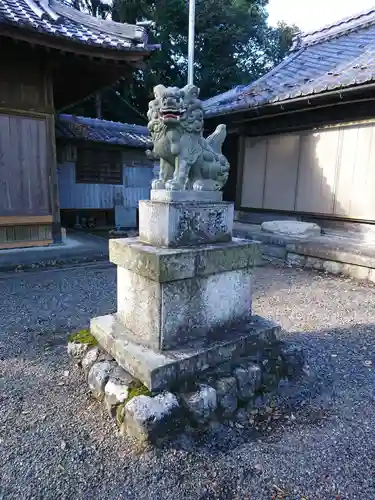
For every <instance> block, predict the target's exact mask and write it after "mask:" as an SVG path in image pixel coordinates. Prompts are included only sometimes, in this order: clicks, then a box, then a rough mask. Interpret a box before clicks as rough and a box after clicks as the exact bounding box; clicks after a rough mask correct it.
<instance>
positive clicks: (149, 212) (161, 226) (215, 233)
mask: <svg viewBox="0 0 375 500" xmlns="http://www.w3.org/2000/svg"><path fill="white" fill-rule="evenodd" d="M232 229H233V204H232V203H227V202H224V201H222V202H207V203H204V202H181V203H178V202H171V203H164V202H156V201H145V200H143V201H140V202H139V238H140V240H141V241H143V242H144V243H146V244H150V245H155V246H158V247H174V248H176V247H184V246H185V247H186V246H195V245H202V244H208V243H219V242H221V243H222V242H227V241H230V240H231V239H232Z"/></svg>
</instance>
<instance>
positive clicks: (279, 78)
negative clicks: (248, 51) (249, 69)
mask: <svg viewBox="0 0 375 500" xmlns="http://www.w3.org/2000/svg"><path fill="white" fill-rule="evenodd" d="M373 80H375V7H374V8H373V9H369V10H367V11H365V12H362V13H360V14H357V15H355V16H351V17H349V18H346V19H344V20H341V21H338V22H337V23H334V24H332V25H330V26H326V27H324V28H322V29H321V30H319V31H315V32H311V33H307V34H304V35H300V36H299V38H298V39H297V40H296V41H295V42H294V45H293V47H292V49H291V51H290V53H289V55H288V56H287V57H286V58H285V59H284V60H283V61H282V62H281V63H280V64H279V65H278V66H276V67H275V68H273V69H272V70H271V71H269V72H268V73H267V74H265V75H264V76H262V77H261V78H259V79H258V80H257V81H255V82H253V83H251V84H250V85H245V86H239V87H236V88H234V89H232V90H229V91H228V92H225V93H223V94H220V95H217V96H214V97H212V98H210V99H207V100H206V101H205V102H204V106H205V112H206V116H207V117H210V116H217V115H222V114H228V113H231V112H234V111H240V110H246V109H248V108H253V107H259V106H263V105H265V104H269V103H273V102H278V103H282V102H284V101H287V100H290V99H294V98H297V97H303V96H306V97H307V96H309V95H316V94H320V93H323V92H326V91H330V90H336V89H337V90H339V89H343V88H347V87H350V86H355V85H363V84H365V83H369V82H372V81H373Z"/></svg>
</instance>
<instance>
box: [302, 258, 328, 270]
mask: <svg viewBox="0 0 375 500" xmlns="http://www.w3.org/2000/svg"><path fill="white" fill-rule="evenodd" d="M323 263H324V261H323V260H322V259H318V258H316V257H306V261H305V267H307V268H309V269H317V270H319V271H321V270H322V269H323Z"/></svg>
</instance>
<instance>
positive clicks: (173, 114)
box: [159, 109, 183, 120]
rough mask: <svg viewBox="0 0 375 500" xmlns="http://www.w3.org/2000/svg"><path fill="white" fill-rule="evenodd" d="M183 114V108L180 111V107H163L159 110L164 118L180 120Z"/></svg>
mask: <svg viewBox="0 0 375 500" xmlns="http://www.w3.org/2000/svg"><path fill="white" fill-rule="evenodd" d="M182 114H183V111H182V110H181V111H180V110H178V109H161V110H160V111H159V116H160V118H161V119H162V120H165V119H169V120H170V119H173V120H179V119H180V118H181V115H182Z"/></svg>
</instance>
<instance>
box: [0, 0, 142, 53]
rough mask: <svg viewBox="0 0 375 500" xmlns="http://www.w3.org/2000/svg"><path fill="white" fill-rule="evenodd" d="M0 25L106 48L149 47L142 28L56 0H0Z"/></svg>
mask: <svg viewBox="0 0 375 500" xmlns="http://www.w3.org/2000/svg"><path fill="white" fill-rule="evenodd" d="M1 26H3V27H4V26H11V27H16V28H21V29H23V30H29V31H30V33H32V32H34V33H39V34H42V35H47V36H48V35H49V36H52V37H58V38H60V39H65V40H70V41H72V42H78V43H82V44H86V45H91V46H96V47H101V48H107V49H108V48H109V49H116V50H123V51H128V50H132V51H146V50H147V51H148V50H149V49H150V47H147V31H146V30H145V28H143V27H141V26H135V25H132V24H122V23H116V22H113V21H107V20H102V19H97V18H95V17H93V16H91V15H89V14H86V13H84V12H80V11H78V10H76V9H73V8H72V7H69V6H67V5H65V4H63V3H62V2H59V1H57V0H0V29H1ZM151 48H152V47H151Z"/></svg>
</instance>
